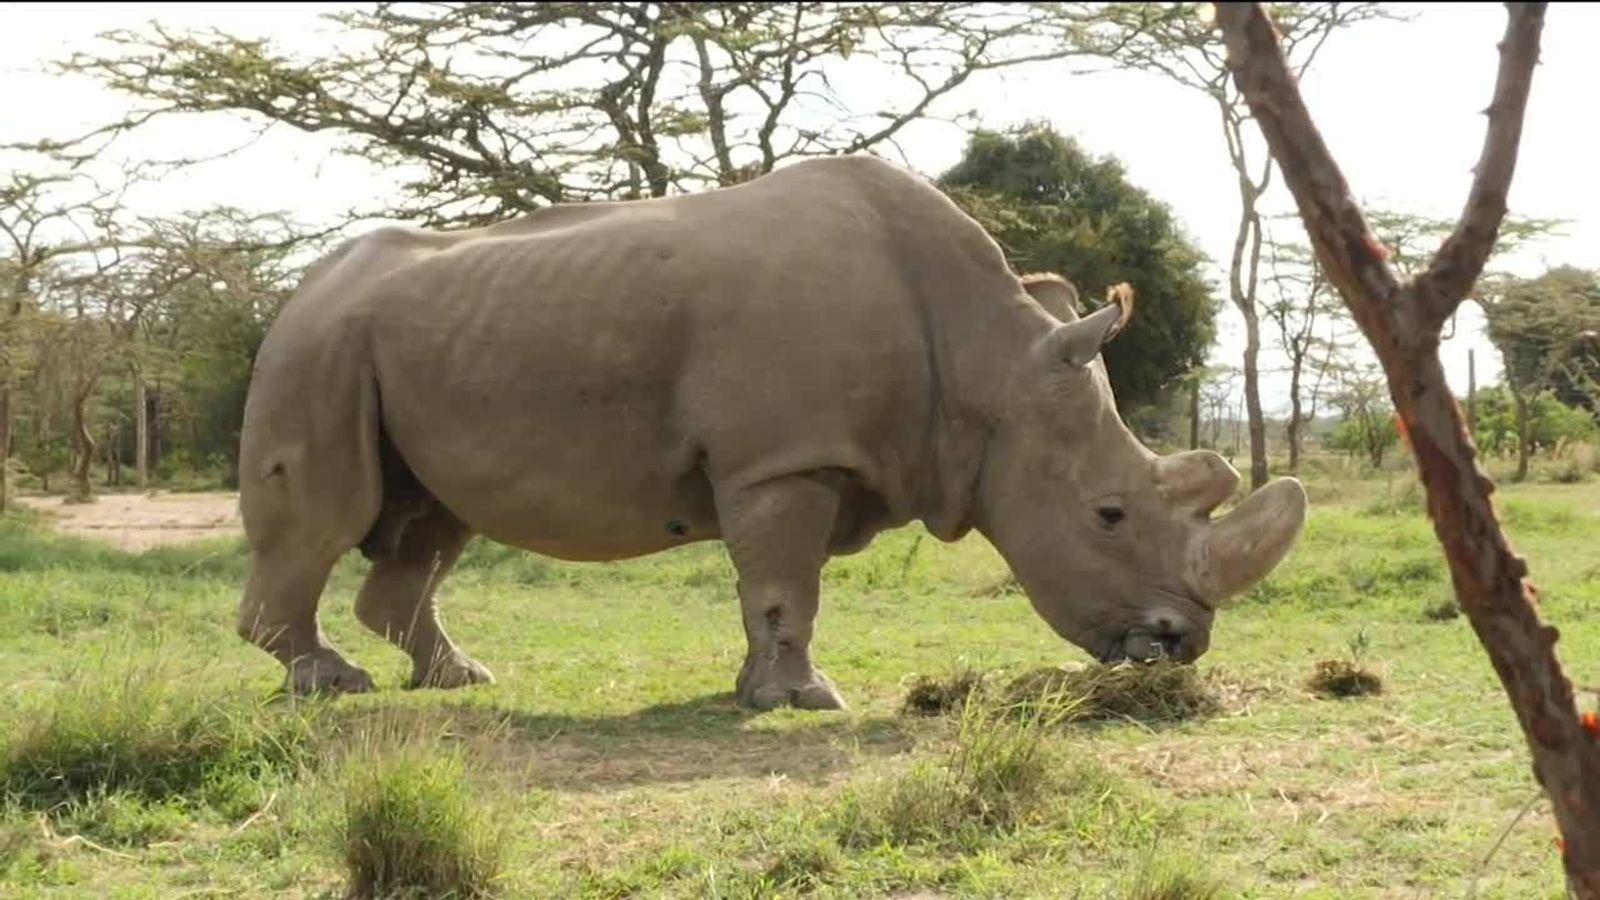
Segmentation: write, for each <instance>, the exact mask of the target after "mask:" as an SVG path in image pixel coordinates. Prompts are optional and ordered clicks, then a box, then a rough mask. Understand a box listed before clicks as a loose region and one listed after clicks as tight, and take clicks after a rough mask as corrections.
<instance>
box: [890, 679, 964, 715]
mask: <svg viewBox="0 0 1600 900" xmlns="http://www.w3.org/2000/svg"><path fill="white" fill-rule="evenodd" d="M983 686H984V677H983V673H981V672H977V671H974V670H972V669H962V670H961V671H959V672H957V673H955V674H954V675H951V676H949V677H946V678H935V677H933V676H931V675H918V676H916V677H915V678H914V679H912V681H911V687H910V688H909V689H908V690H907V691H906V699H905V702H904V703H903V704H901V711H902V712H903V713H904V714H905V715H908V716H948V715H951V714H953V713H958V712H961V710H962V709H964V708H966V705H967V699H968V698H969V697H971V696H972V695H973V694H975V693H978V692H979V691H981V690H982V688H983Z"/></svg>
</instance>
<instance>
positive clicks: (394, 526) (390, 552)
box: [358, 377, 435, 562]
mask: <svg viewBox="0 0 1600 900" xmlns="http://www.w3.org/2000/svg"><path fill="white" fill-rule="evenodd" d="M361 424H362V429H361V431H362V433H361V452H362V469H363V470H364V471H365V472H366V473H368V483H369V484H370V485H371V486H372V489H373V490H374V491H375V492H376V493H377V495H378V497H379V504H378V516H377V518H376V519H375V520H374V521H373V522H372V525H371V526H370V527H369V528H368V529H367V533H366V535H365V536H364V537H362V539H361V543H360V544H359V545H358V546H359V547H360V549H361V555H362V556H364V557H366V558H367V559H368V560H369V561H371V562H379V561H382V560H392V559H396V558H397V557H399V555H400V542H401V540H402V539H403V538H404V537H405V532H406V526H407V525H409V524H410V523H411V522H412V521H414V520H416V519H419V518H422V517H423V516H424V515H426V514H427V513H428V512H429V510H430V509H431V508H432V506H433V504H434V502H435V501H434V499H433V495H432V494H430V493H429V492H428V490H427V488H425V487H423V486H422V482H421V481H419V480H418V479H417V476H416V473H415V472H413V471H412V470H411V466H410V465H409V464H407V463H406V461H405V457H403V456H401V455H400V450H399V448H398V447H396V446H395V444H394V441H393V439H391V438H390V436H389V432H388V429H386V428H385V427H384V425H383V404H382V395H381V390H380V388H379V385H378V379H377V378H376V377H369V378H367V379H366V385H365V388H364V393H363V396H362V409H361Z"/></svg>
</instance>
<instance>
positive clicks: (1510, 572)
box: [1216, 3, 1600, 900]
mask: <svg viewBox="0 0 1600 900" xmlns="http://www.w3.org/2000/svg"><path fill="white" fill-rule="evenodd" d="M1216 6H1217V10H1218V21H1219V23H1220V24H1221V26H1222V30H1223V34H1224V36H1225V39H1226V41H1227V46H1228V60H1229V65H1230V67H1231V68H1232V70H1233V74H1234V78H1235V80H1236V81H1237V83H1238V85H1239V88H1240V90H1241V91H1242V92H1243V94H1244V97H1245V100H1246V102H1248V103H1249V104H1250V107H1251V109H1252V110H1253V111H1254V113H1255V116H1256V119H1257V121H1258V122H1259V123H1260V125H1261V129H1262V133H1263V134H1264V135H1265V137H1266V139H1267V144H1268V146H1269V148H1270V149H1271V151H1272V154H1273V155H1274V156H1275V157H1276V158H1277V159H1278V161H1279V165H1280V167H1281V169H1282V171H1283V175H1284V180H1285V181H1286V182H1287V183H1288V185H1289V189H1290V191H1291V192H1292V193H1293V195H1294V197H1295V201H1296V204H1297V205H1298V207H1299V209H1300V214H1301V220H1302V222H1303V223H1304V225H1305V227H1306V230H1307V232H1308V234H1309V235H1310V237H1311V240H1312V242H1313V245H1314V246H1315V248H1316V250H1317V254H1318V257H1319V258H1320V259H1321V260H1322V263H1323V266H1324V268H1325V270H1326V272H1327V275H1328V277H1329V279H1330V280H1331V281H1332V282H1333V284H1334V285H1335V286H1336V287H1337V288H1338V290H1339V292H1340V294H1341V295H1342V296H1343V298H1344V301H1345V304H1346V305H1347V306H1348V307H1349V308H1350V310H1351V312H1352V313H1354V315H1355V317H1356V320H1357V322H1358V323H1359V325H1360V326H1361V329H1362V332H1363V334H1365V335H1366V337H1367V339H1368V341H1369V342H1370V343H1371V344H1372V346H1373V349H1374V350H1376V351H1377V353H1378V357H1379V359H1380V360H1381V361H1382V363H1383V367H1384V370H1385V372H1386V374H1387V376H1388V383H1389V392H1390V396H1391V398H1392V399H1393V400H1394V403H1395V407H1396V409H1397V410H1398V411H1399V412H1400V415H1401V416H1402V419H1403V421H1404V422H1405V425H1406V427H1407V429H1408V431H1409V433H1410V436H1411V442H1410V443H1411V448H1412V452H1413V454H1414V456H1415V457H1416V460H1417V465H1418V471H1419V473H1420V475H1421V477H1422V482H1423V486H1424V488H1425V489H1426V491H1427V497H1428V510H1429V515H1430V517H1431V518H1432V520H1433V525H1434V531H1435V534H1436V536H1437V537H1438V539H1439V542H1440V544H1441V546H1442V548H1443V550H1444V555H1445V559H1446V562H1447V563H1448V565H1449V567H1450V574H1451V580H1452V583H1453V584H1454V586H1455V590H1456V596H1457V598H1458V599H1459V601H1460V603H1461V608H1462V609H1463V611H1465V612H1466V613H1467V616H1468V618H1469V620H1470V621H1471V623H1472V627H1473V629H1474V631H1475V632H1476V634H1477V636H1478V639H1479V641H1480V643H1481V644H1482V646H1483V647H1484V650H1485V652H1486V653H1487V655H1488V656H1489V659H1490V661H1491V663H1492V664H1493V666H1494V669H1495V672H1496V674H1497V675H1498V676H1499V678H1500V682H1501V684H1502V686H1503V687H1504V689H1505V691H1506V694H1507V696H1508V699H1509V700H1510V703H1511V706H1512V708H1513V710H1514V711H1515V713H1516V716H1517V720H1518V723H1519V724H1520V725H1521V727H1522V732H1523V735H1524V737H1525V739H1526V741H1527V744H1528V748H1529V750H1530V753H1531V756H1532V761H1533V769H1534V775H1535V778H1536V779H1537V780H1538V781H1539V783H1540V784H1541V785H1542V786H1543V787H1544V788H1545V790H1546V791H1547V792H1548V794H1549V797H1550V800H1551V804H1552V806H1553V808H1554V810H1555V817H1556V822H1557V824H1558V826H1559V827H1560V830H1561V833H1562V836H1563V838H1564V840H1565V864H1566V872H1567V876H1568V886H1569V888H1570V889H1571V890H1572V892H1573V893H1574V895H1575V896H1577V897H1579V898H1580V900H1595V898H1600V747H1597V740H1600V738H1597V736H1596V735H1593V734H1590V733H1589V732H1587V731H1586V730H1585V729H1584V727H1583V725H1582V723H1581V722H1580V720H1579V717H1578V711H1577V707H1576V704H1575V701H1574V697H1573V689H1572V684H1571V682H1570V681H1569V680H1568V679H1567V677H1566V675H1565V673H1564V671H1563V669H1562V666H1561V663H1560V660H1559V659H1558V658H1557V655H1556V650H1555V645H1556V641H1557V639H1558V633H1557V631H1556V629H1555V628H1553V627H1550V626H1547V625H1545V624H1543V623H1542V622H1541V621H1540V618H1539V614H1538V609H1537V602H1536V594H1535V590H1534V588H1533V586H1532V585H1531V584H1530V583H1528V582H1527V581H1526V579H1525V576H1526V574H1527V565H1526V563H1525V562H1524V561H1523V560H1522V559H1521V558H1520V557H1518V556H1517V555H1516V554H1515V553H1514V552H1513V551H1512V549H1511V547H1510V545H1509V543H1508V541H1507V539H1506V536H1505V534H1504V532H1503V531H1502V530H1501V527H1500V523H1499V521H1498V519H1497V517H1496V514H1495V510H1494V505H1493V503H1492V501H1491V493H1492V491H1493V485H1492V483H1491V482H1490V481H1489V479H1488V478H1487V477H1486V476H1485V475H1484V474H1483V472H1482V471H1481V469H1479V467H1478V465H1477V462H1476V451H1475V448H1474V447H1473V445H1472V439H1471V436H1470V435H1469V434H1468V433H1467V431H1466V429H1465V426H1464V423H1463V422H1462V417H1461V408H1460V406H1459V404H1457V403H1456V401H1455V398H1454V396H1453V394H1452V393H1451V392H1450V390H1449V385H1448V383H1447V382H1446V381H1445V378H1444V371H1443V368H1442V366H1441V365H1440V363H1439V357H1438V332H1439V326H1440V325H1441V324H1442V323H1443V319H1444V317H1445V315H1447V314H1448V312H1449V311H1450V310H1453V309H1455V307H1456V306H1457V305H1458V304H1459V303H1460V302H1461V301H1462V299H1464V297H1465V295H1466V293H1467V291H1468V290H1470V288H1471V287H1472V285H1473V282H1474V281H1475V280H1476V277H1477V275H1478V272H1479V271H1480V270H1481V267H1482V265H1483V260H1484V258H1485V257H1486V255H1487V253H1488V252H1489V250H1490V249H1492V246H1493V243H1494V237H1495V235H1496V233H1497V232H1498V229H1499V227H1500V221H1501V219H1502V217H1503V215H1504V211H1505V203H1506V192H1507V189H1508V187H1509V184H1510V178H1511V174H1512V172H1513V170H1514V168H1515V161H1516V153H1517V143H1518V138H1519V136H1520V132H1521V123H1522V116H1523V111H1524V108H1525V103H1526V99H1527V94H1528V85H1529V82H1530V80H1531V77H1532V69H1533V66H1534V63H1535V60H1536V58H1537V55H1538V47H1539V36H1540V32H1541V29H1542V25H1543V18H1544V9H1545V5H1544V4H1542V3H1531V4H1521V3H1512V4H1507V9H1508V13H1509V21H1508V23H1507V29H1506V37H1505V40H1504V43H1503V44H1502V45H1501V58H1500V75H1499V78H1498V79H1497V84H1496V90H1495V96H1496V104H1495V106H1494V107H1493V108H1492V109H1491V115H1490V122H1491V127H1490V131H1491V135H1490V138H1489V142H1488V145H1487V146H1486V149H1485V153H1484V162H1482V163H1480V166H1479V169H1478V172H1477V175H1476V178H1477V183H1475V185H1474V187H1473V189H1472V193H1471V195H1470V196H1471V199H1470V200H1469V202H1468V204H1467V208H1466V210H1465V211H1464V212H1463V214H1462V221H1461V222H1460V223H1459V224H1458V226H1457V229H1456V236H1457V239H1453V240H1452V242H1447V245H1446V246H1445V247H1443V248H1441V249H1440V251H1439V253H1438V254H1436V255H1435V257H1434V259H1433V261H1432V263H1431V264H1430V265H1429V268H1428V273H1429V275H1425V276H1423V278H1420V279H1418V280H1417V281H1414V282H1412V283H1410V284H1407V285H1401V284H1400V282H1399V281H1398V280H1397V278H1396V277H1395V274H1394V272H1393V271H1392V270H1391V269H1390V267H1389V264H1388V262H1387V258H1386V257H1387V254H1386V253H1385V252H1384V250H1383V248H1382V247H1381V246H1380V245H1379V244H1378V243H1377V242H1376V241H1375V240H1374V239H1373V238H1372V236H1371V234H1370V233H1369V232H1368V231H1367V228H1366V224H1365V222H1364V220H1363V217H1362V214H1361V211H1360V209H1359V208H1358V207H1357V206H1356V203H1355V201H1354V200H1353V199H1352V198H1351V196H1350V191H1349V188H1348V186H1347V184H1346V182H1345V179H1344V176H1343V175H1342V174H1341V173H1340V171H1339V168H1338V165H1337V164H1336V163H1335V162H1334V161H1333V158H1332V156H1331V155H1330V154H1329V152H1328V149H1327V147H1326V146H1325V145H1324V143H1323V141H1322V138H1321V135H1320V134H1319V133H1318V131H1317V129H1316V126H1315V125H1314V124H1313V123H1312V121H1311V116H1310V114H1309V112H1308V111H1307V109H1306V107H1305V103H1304V101H1303V100H1302V98H1301V96H1300V93H1299V89H1298V87H1297V86H1296V84H1295V80H1294V78H1293V76H1292V75H1291V74H1290V72H1289V69H1288V66H1287V64H1286V61H1285V59H1284V55H1283V51H1282V49H1281V47H1280V46H1279V43H1278V39H1277V33H1276V32H1275V30H1274V28H1273V24H1272V22H1271V21H1270V20H1269V19H1268V17H1267V15H1266V13H1265V12H1264V11H1263V9H1262V8H1261V7H1260V6H1259V5H1258V4H1233V3H1219V4H1216ZM1424 288H1425V290H1424Z"/></svg>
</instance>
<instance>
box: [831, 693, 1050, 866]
mask: <svg viewBox="0 0 1600 900" xmlns="http://www.w3.org/2000/svg"><path fill="white" fill-rule="evenodd" d="M1052 715H1053V708H1051V707H1040V708H1037V709H1035V710H1032V711H1031V712H1030V713H1022V714H1019V711H1017V710H1011V709H1004V708H999V707H995V706H992V705H990V704H987V703H983V702H976V700H975V699H974V698H969V699H968V700H967V702H965V703H964V705H963V708H962V713H961V725H960V729H959V732H958V733H957V735H956V741H955V746H954V748H953V749H951V750H950V751H949V752H948V753H947V754H945V755H944V757H943V758H942V759H937V760H927V759H925V760H921V761H919V762H918V763H917V764H916V765H914V766H913V767H912V768H911V769H910V770H908V771H907V772H905V773H903V774H901V775H899V776H898V777H896V778H894V779H891V780H890V781H888V782H886V783H880V784H877V785H874V786H871V787H869V788H867V789H864V790H854V791H850V792H847V793H846V794H845V795H844V796H843V797H842V798H841V799H840V801H839V803H838V804H837V805H836V806H835V807H834V809H833V810H831V812H830V814H829V815H828V816H826V817H825V819H824V823H823V824H824V827H825V828H826V829H828V830H831V831H832V832H833V833H834V834H835V835H836V836H837V838H838V841H839V843H840V845H841V846H844V847H846V848H852V849H861V848H867V847H872V846H875V845H878V844H881V843H888V844H896V845H905V844H914V843H932V844H951V843H954V844H957V845H962V844H968V845H970V844H972V843H974V841H975V840H976V839H980V838H982V837H983V836H986V835H992V834H996V833H1004V832H1008V831H1011V830H1013V829H1015V828H1017V827H1019V826H1021V825H1024V824H1027V823H1029V822H1030V821H1032V820H1034V819H1035V818H1037V814H1038V813H1040V812H1041V811H1043V810H1044V809H1045V808H1047V807H1048V806H1049V805H1050V803H1051V802H1052V801H1053V800H1054V799H1055V798H1057V797H1059V796H1060V795H1061V794H1062V793H1063V792H1069V791H1070V790H1071V789H1072V788H1073V787H1075V785H1074V783H1073V782H1074V781H1075V780H1076V778H1077V775H1078V774H1079V773H1078V771H1077V770H1076V769H1073V768H1070V767H1062V766H1060V765H1057V762H1058V761H1057V760H1055V759H1054V758H1053V757H1052V755H1051V753H1050V748H1049V745H1048V744H1047V743H1046V742H1045V739H1044V733H1043V732H1044V731H1045V729H1046V728H1048V727H1049V726H1050V725H1051V724H1053V721H1052V718H1051V717H1052Z"/></svg>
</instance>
